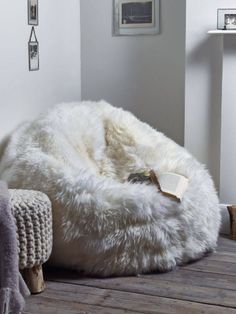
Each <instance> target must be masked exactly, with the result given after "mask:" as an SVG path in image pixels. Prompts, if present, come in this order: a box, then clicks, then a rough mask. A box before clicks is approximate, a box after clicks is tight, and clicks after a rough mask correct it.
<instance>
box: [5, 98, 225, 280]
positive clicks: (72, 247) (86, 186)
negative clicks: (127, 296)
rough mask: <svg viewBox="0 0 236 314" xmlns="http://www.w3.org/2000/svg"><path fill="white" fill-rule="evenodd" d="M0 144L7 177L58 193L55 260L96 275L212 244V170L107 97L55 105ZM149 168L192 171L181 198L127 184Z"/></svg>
mask: <svg viewBox="0 0 236 314" xmlns="http://www.w3.org/2000/svg"><path fill="white" fill-rule="evenodd" d="M0 151H2V155H1V161H0V177H1V179H3V180H5V181H7V182H8V184H9V186H10V187H11V188H23V189H35V190H39V191H42V192H44V193H46V194H47V195H48V196H49V198H50V199H51V201H52V204H53V217H54V246H53V253H52V257H51V263H52V264H54V265H57V266H63V267H67V268H73V269H76V270H79V271H84V272H85V273H88V274H93V275H99V276H110V275H131V274H138V273H145V272H151V271H168V270H171V269H172V268H173V267H175V266H176V265H180V264H183V263H186V262H188V261H191V260H194V259H198V258H200V257H202V256H203V255H204V254H205V253H206V252H209V251H212V250H213V249H214V248H215V246H216V242H217V237H218V231H219V226H220V210H219V205H218V198H217V195H216V191H215V188H214V184H213V181H212V179H211V177H210V175H209V174H208V171H207V170H206V169H205V168H204V166H203V165H201V164H200V163H199V162H198V161H196V160H195V159H194V158H193V157H192V156H191V155H190V154H189V153H188V152H187V151H186V150H185V149H184V148H182V147H180V146H179V145H177V144H176V143H175V142H173V141H172V140H170V139H169V138H167V137H166V136H165V135H163V134H162V133H159V132H157V131H156V130H154V129H153V128H151V127H150V126H149V125H147V124H145V123H143V122H140V121H139V120H138V119H137V118H135V117H134V116H133V115H132V114H131V113H129V112H127V111H123V110H122V109H118V108H115V107H113V106H111V105H109V104H108V103H106V102H104V101H100V102H82V103H70V104H61V105H57V106H56V107H54V108H53V109H52V110H50V111H49V112H48V113H47V114H46V115H44V116H41V117H40V118H39V119H37V120H35V121H33V122H30V123H25V124H23V125H21V126H20V127H19V128H18V129H17V130H16V131H15V132H14V133H13V134H12V135H11V136H10V137H9V139H8V141H7V142H5V143H4V147H3V145H2V147H1V148H0ZM143 169H154V170H155V171H156V172H157V174H161V173H162V172H166V171H170V172H175V173H178V174H181V175H184V176H186V177H187V178H189V185H188V188H187V190H186V192H185V194H184V197H183V200H182V202H180V203H178V202H176V201H174V200H172V199H170V198H168V197H165V196H163V195H162V194H161V193H160V192H158V190H157V188H156V186H154V185H146V184H132V183H130V182H127V177H128V176H129V174H131V173H137V172H140V171H141V170H143Z"/></svg>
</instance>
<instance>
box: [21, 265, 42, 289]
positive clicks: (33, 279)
mask: <svg viewBox="0 0 236 314" xmlns="http://www.w3.org/2000/svg"><path fill="white" fill-rule="evenodd" d="M23 277H24V279H25V282H26V284H27V286H28V288H29V290H30V292H31V293H32V294H36V293H41V292H43V291H44V289H45V283H44V278H43V269H42V265H36V266H34V267H32V268H26V269H24V270H23Z"/></svg>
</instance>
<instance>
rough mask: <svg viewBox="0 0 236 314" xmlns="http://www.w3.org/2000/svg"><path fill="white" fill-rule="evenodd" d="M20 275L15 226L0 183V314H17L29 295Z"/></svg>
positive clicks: (2, 184) (4, 186)
mask: <svg viewBox="0 0 236 314" xmlns="http://www.w3.org/2000/svg"><path fill="white" fill-rule="evenodd" d="M29 294H30V293H29V290H28V288H27V287H26V285H25V283H24V281H23V279H22V277H21V275H20V273H19V262H18V252H17V238H16V226H15V223H14V219H13V216H12V213H11V207H10V195H9V192H8V189H7V185H6V184H5V183H4V182H1V181H0V314H19V313H21V311H22V309H23V307H24V297H26V296H27V295H29Z"/></svg>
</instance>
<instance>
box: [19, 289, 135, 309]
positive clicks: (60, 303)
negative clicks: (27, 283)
mask: <svg viewBox="0 0 236 314" xmlns="http://www.w3.org/2000/svg"><path fill="white" fill-rule="evenodd" d="M46 294H47V293H45V294H44V295H37V296H32V297H31V298H30V299H29V300H27V306H26V308H25V310H24V312H23V314H89V313H96V314H111V313H112V314H135V313H136V312H133V311H131V310H123V309H115V308H111V307H103V306H96V305H91V304H83V303H79V302H77V301H76V302H71V301H65V300H58V298H56V299H57V300H56V301H55V298H48V297H47V296H46Z"/></svg>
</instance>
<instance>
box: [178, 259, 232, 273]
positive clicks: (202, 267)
mask: <svg viewBox="0 0 236 314" xmlns="http://www.w3.org/2000/svg"><path fill="white" fill-rule="evenodd" d="M183 268H185V269H189V270H193V271H201V272H210V273H215V274H225V275H230V276H236V264H235V263H230V262H222V261H214V260H208V259H202V260H201V261H197V262H195V263H191V264H188V265H186V266H183Z"/></svg>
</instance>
